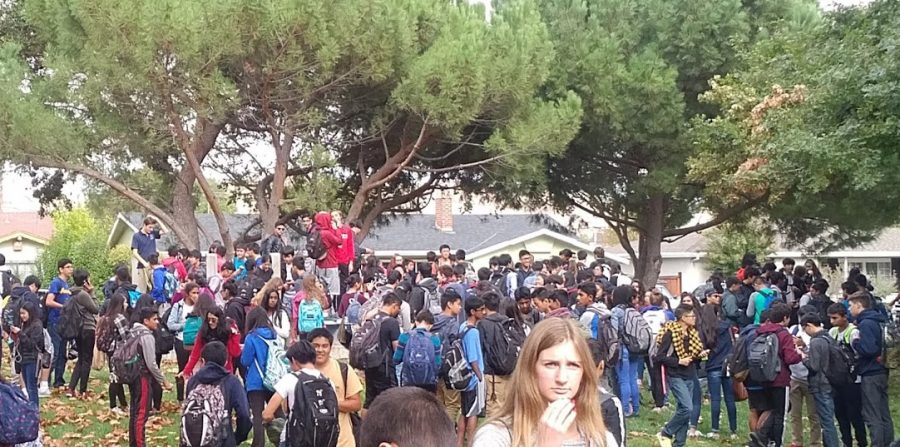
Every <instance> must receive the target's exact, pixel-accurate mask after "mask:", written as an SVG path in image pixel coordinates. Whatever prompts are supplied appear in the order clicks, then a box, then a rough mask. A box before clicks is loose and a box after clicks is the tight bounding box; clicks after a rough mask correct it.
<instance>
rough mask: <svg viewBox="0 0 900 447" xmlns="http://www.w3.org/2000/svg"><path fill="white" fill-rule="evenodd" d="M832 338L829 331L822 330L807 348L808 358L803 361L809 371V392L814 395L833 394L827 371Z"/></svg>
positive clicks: (814, 336)
mask: <svg viewBox="0 0 900 447" xmlns="http://www.w3.org/2000/svg"><path fill="white" fill-rule="evenodd" d="M829 343H831V338H830V337H829V336H828V331H825V330H821V331H819V333H818V334H816V335H813V336H812V338H810V340H809V345H808V347H807V357H806V358H805V359H803V365H804V366H806V368H807V369H808V370H809V378H808V379H807V380H808V381H809V391H810V392H812V393H816V392H819V393H831V384H830V383H828V377H826V376H825V371H826V370H827V369H828V360H829V357H828V354H829V350H828V348H829V346H828V344H829Z"/></svg>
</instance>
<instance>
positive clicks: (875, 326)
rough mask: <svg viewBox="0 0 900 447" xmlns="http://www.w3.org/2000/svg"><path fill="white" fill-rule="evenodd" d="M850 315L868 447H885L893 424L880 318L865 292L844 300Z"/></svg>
mask: <svg viewBox="0 0 900 447" xmlns="http://www.w3.org/2000/svg"><path fill="white" fill-rule="evenodd" d="M848 301H849V302H850V314H851V315H853V317H854V318H855V319H856V325H857V328H858V329H859V338H858V339H856V340H854V341H853V344H852V346H853V350H854V351H856V354H857V359H856V372H857V373H859V375H860V377H861V380H862V384H861V389H862V415H863V420H865V421H866V427H868V428H869V434H870V435H871V437H872V443H871V447H886V446H887V445H889V444H890V443H891V442H892V441H893V437H894V423H893V421H892V420H891V408H890V404H889V401H888V370H887V368H886V367H885V365H884V364H883V363H882V362H883V355H884V336H883V335H882V334H883V332H882V326H883V325H884V324H885V322H886V318H885V317H884V315H883V314H881V313H880V312H878V311H877V310H875V309H874V308H873V303H872V300H871V299H870V298H869V295H868V294H866V293H865V292H856V293H854V294H852V295H850V297H849V298H848Z"/></svg>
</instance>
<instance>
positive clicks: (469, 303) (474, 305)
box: [465, 296, 484, 318]
mask: <svg viewBox="0 0 900 447" xmlns="http://www.w3.org/2000/svg"><path fill="white" fill-rule="evenodd" d="M465 306H466V318H469V317H470V316H472V311H473V310H475V309H480V308H482V307H484V300H482V299H481V298H480V297H477V296H473V297H471V298H469V299H467V300H466V304H465Z"/></svg>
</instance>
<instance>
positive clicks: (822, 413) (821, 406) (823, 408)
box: [810, 391, 840, 447]
mask: <svg viewBox="0 0 900 447" xmlns="http://www.w3.org/2000/svg"><path fill="white" fill-rule="evenodd" d="M810 394H812V397H813V400H814V401H815V402H816V414H818V415H819V424H820V425H821V426H822V444H823V445H824V446H825V447H840V446H839V444H838V434H837V429H835V428H834V399H832V398H831V393H823V392H821V391H811V392H810Z"/></svg>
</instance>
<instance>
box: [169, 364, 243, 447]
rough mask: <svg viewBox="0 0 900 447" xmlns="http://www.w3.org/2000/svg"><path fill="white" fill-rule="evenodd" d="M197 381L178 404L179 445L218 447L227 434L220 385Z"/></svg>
mask: <svg viewBox="0 0 900 447" xmlns="http://www.w3.org/2000/svg"><path fill="white" fill-rule="evenodd" d="M227 379H228V376H226V377H225V378H224V379H222V380H221V381H219V383H215V384H209V383H201V384H199V385H197V386H196V387H195V388H194V389H193V390H191V392H190V393H188V395H187V397H186V398H185V399H184V403H183V404H181V444H180V445H181V447H218V446H221V445H222V444H223V443H224V442H225V439H227V437H228V431H229V429H230V425H231V414H230V411H229V409H228V405H227V404H226V402H225V400H226V399H225V393H224V391H223V390H222V384H223V383H224V382H225V380H227Z"/></svg>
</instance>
